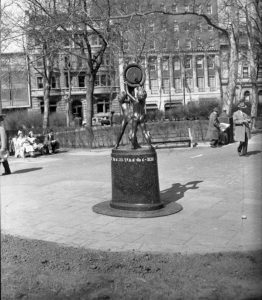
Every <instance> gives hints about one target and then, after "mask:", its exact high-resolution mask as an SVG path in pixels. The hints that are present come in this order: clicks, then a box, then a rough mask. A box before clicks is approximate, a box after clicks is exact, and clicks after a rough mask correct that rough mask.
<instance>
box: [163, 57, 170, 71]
mask: <svg viewBox="0 0 262 300" xmlns="http://www.w3.org/2000/svg"><path fill="white" fill-rule="evenodd" d="M168 70H169V60H168V58H163V59H162V71H168Z"/></svg>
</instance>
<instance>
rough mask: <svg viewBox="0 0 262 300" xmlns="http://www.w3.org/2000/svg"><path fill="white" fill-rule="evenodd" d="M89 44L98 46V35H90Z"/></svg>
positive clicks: (99, 43)
mask: <svg viewBox="0 0 262 300" xmlns="http://www.w3.org/2000/svg"><path fill="white" fill-rule="evenodd" d="M91 45H92V46H100V45H101V42H100V37H99V36H98V35H95V34H93V35H91Z"/></svg>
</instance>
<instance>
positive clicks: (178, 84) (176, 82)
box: [174, 78, 181, 91]
mask: <svg viewBox="0 0 262 300" xmlns="http://www.w3.org/2000/svg"><path fill="white" fill-rule="evenodd" d="M174 86H175V90H176V91H180V90H181V79H180V78H175V79H174Z"/></svg>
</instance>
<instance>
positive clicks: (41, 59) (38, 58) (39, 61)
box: [36, 55, 43, 68]
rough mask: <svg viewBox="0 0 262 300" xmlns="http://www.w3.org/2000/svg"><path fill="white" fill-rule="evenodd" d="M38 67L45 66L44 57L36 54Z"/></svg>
mask: <svg viewBox="0 0 262 300" xmlns="http://www.w3.org/2000/svg"><path fill="white" fill-rule="evenodd" d="M36 67H37V68H41V67H43V57H42V56H41V55H37V56H36Z"/></svg>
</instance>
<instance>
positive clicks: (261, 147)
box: [0, 134, 262, 253]
mask: <svg viewBox="0 0 262 300" xmlns="http://www.w3.org/2000/svg"><path fill="white" fill-rule="evenodd" d="M261 137H262V135H261V134H256V135H254V136H253V137H252V139H251V140H250V143H249V153H250V155H249V156H247V157H239V156H238V155H237V152H236V148H237V143H234V144H230V145H227V146H224V147H221V148H216V149H212V148H209V147H207V146H206V145H205V144H204V145H203V146H201V145H199V146H198V147H195V148H179V149H176V148H173V149H170V148H169V149H159V150H157V156H158V171H159V182H160V190H161V198H162V199H163V200H165V201H177V203H179V204H180V205H182V206H183V210H182V211H180V212H179V213H177V214H173V215H169V216H165V217H159V218H149V219H139V218H136V219H133V218H119V217H110V216H104V215H99V214H96V213H94V212H93V211H92V207H93V206H94V205H96V204H98V203H100V202H103V201H108V200H110V198H111V169H110V167H111V161H110V154H111V150H110V149H99V150H91V151H90V150H85V149H74V150H70V151H61V152H60V153H58V154H55V155H50V156H41V157H37V158H25V159H15V158H10V167H11V169H12V172H13V174H12V175H11V176H1V177H0V184H1V193H0V196H1V228H2V232H4V233H9V234H12V235H16V236H21V237H25V238H31V239H40V240H46V241H53V242H57V243H60V244H64V245H68V246H75V247H84V248H88V249H100V250H108V249H110V250H111V251H129V250H136V251H153V252H182V253H206V252H217V251H235V250H240V251H245V250H255V249H261V248H262V238H261V229H262V201H261V198H262V197H261V196H262V187H261V179H262V168H261V166H262V164H261V162H262V139H261ZM243 216H246V218H245V219H244V218H243Z"/></svg>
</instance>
